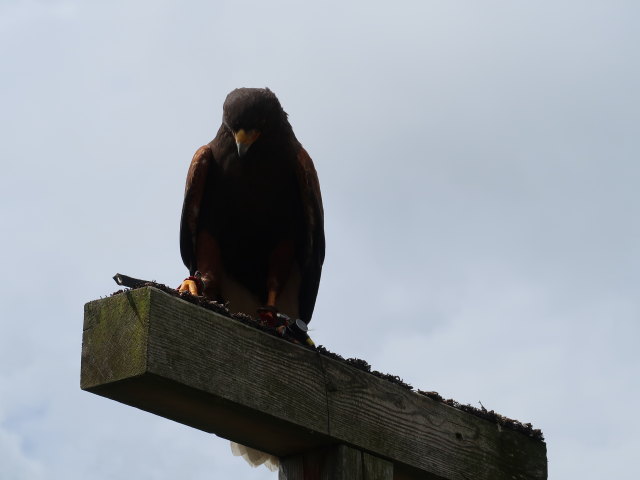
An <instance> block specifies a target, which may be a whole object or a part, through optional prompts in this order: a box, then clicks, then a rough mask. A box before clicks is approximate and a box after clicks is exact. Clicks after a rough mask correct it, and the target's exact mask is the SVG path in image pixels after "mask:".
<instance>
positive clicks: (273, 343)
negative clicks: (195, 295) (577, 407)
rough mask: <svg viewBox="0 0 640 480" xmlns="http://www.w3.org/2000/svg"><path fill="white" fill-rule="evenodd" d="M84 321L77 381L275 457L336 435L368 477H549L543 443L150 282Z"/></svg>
mask: <svg viewBox="0 0 640 480" xmlns="http://www.w3.org/2000/svg"><path fill="white" fill-rule="evenodd" d="M84 328H85V329H84V334H83V350H82V368H81V387H82V388H83V389H85V390H88V391H91V392H94V393H96V394H99V395H103V396H105V397H108V398H112V399H114V400H118V401H120V402H123V403H126V404H128V405H132V406H135V407H138V408H141V409H143V410H147V411H149V412H152V413H155V414H157V415H161V416H164V417H166V418H169V419H172V420H175V421H178V422H181V423H184V424H186V425H190V426H192V427H195V428H198V429H201V430H204V431H207V432H213V433H216V434H217V435H219V436H222V437H225V438H229V439H230V440H233V441H236V442H239V443H242V444H245V445H248V446H251V447H254V448H257V449H260V450H264V451H267V452H269V453H273V454H275V455H278V456H280V457H291V458H293V457H292V456H295V455H298V454H302V453H303V452H310V451H317V450H321V449H322V448H324V447H329V446H331V445H334V447H332V448H336V447H335V445H344V446H345V447H344V448H347V447H350V448H352V449H356V450H357V451H358V452H359V453H360V452H363V456H361V457H359V458H361V461H360V462H357V463H358V464H359V465H360V467H359V468H360V469H361V470H362V475H364V477H363V478H365V479H366V480H371V479H370V478H368V477H371V478H375V479H378V478H380V479H381V480H382V479H385V480H386V479H387V478H390V477H388V475H389V471H391V472H393V473H392V475H393V478H394V479H397V480H400V479H414V478H416V479H417V478H425V479H447V480H449V479H451V480H468V479H474V480H484V479H486V480H540V479H546V478H547V461H546V445H545V443H544V442H540V441H537V440H534V439H532V438H530V437H528V436H526V435H524V434H522V433H519V432H515V431H512V430H505V429H500V428H499V426H498V425H497V424H494V423H491V422H488V421H486V420H484V419H481V418H478V417H476V416H475V415H472V414H469V413H466V412H463V411H461V410H458V409H455V408H452V407H449V406H447V405H444V404H443V403H440V402H437V401H435V400H432V399H430V398H428V397H425V396H422V395H419V394H417V393H414V392H411V391H408V390H406V389H404V388H402V387H400V386H398V385H395V384H393V383H391V382H388V381H386V380H383V379H380V378H378V377H375V376H373V375H371V374H369V373H367V372H363V371H360V370H357V369H354V368H353V367H351V366H350V365H347V364H345V363H343V362H339V361H336V360H333V359H330V358H327V357H323V356H320V355H319V354H317V353H316V352H313V351H311V350H308V349H305V348H302V347H300V346H298V345H294V344H291V343H289V342H286V341H284V340H282V339H279V338H276V337H274V336H271V335H269V334H266V333H264V332H261V331H259V330H257V329H254V328H251V327H249V326H246V325H244V324H242V323H240V322H238V321H235V320H233V319H230V318H227V317H224V316H221V315H219V314H216V313H214V312H211V311H208V310H205V309H203V308H201V307H197V306H195V305H192V304H190V303H188V302H185V301H183V300H181V299H179V298H177V297H173V296H171V295H168V294H166V293H164V292H161V291H160V290H157V289H154V288H150V287H147V288H143V289H138V290H134V291H129V292H127V293H124V294H120V295H116V296H113V297H109V298H105V299H102V300H97V301H94V302H90V303H88V304H87V305H86V307H85V326H84ZM345 452H346V451H345ZM367 455H369V456H367ZM336 458H338V457H336ZM339 458H342V460H340V461H343V460H344V461H347V460H346V459H347V458H348V454H347V453H344V454H343V455H342V457H339ZM292 461H293V460H292ZM292 465H293V463H292ZM292 468H293V467H292ZM367 472H369V473H367ZM336 478H338V477H336ZM353 478H359V477H353Z"/></svg>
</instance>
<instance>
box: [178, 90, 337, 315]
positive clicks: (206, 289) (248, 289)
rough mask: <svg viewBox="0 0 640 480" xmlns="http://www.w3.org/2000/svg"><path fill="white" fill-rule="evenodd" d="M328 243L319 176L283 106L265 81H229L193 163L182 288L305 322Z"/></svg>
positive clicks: (235, 308)
mask: <svg viewBox="0 0 640 480" xmlns="http://www.w3.org/2000/svg"><path fill="white" fill-rule="evenodd" d="M324 250H325V241H324V213H323V208H322V198H321V196H320V185H319V183H318V176H317V174H316V170H315V167H314V165H313V162H312V161H311V158H310V157H309V155H308V154H307V152H306V151H305V149H304V148H303V147H302V145H301V144H300V142H299V141H298V139H297V138H296V136H295V135H294V133H293V129H292V128H291V125H290V124H289V121H288V119H287V114H286V113H285V112H284V110H283V109H282V107H281V106H280V102H279V101H278V99H277V98H276V96H275V94H274V93H273V92H272V91H271V90H269V89H267V88H265V89H261V88H239V89H236V90H234V91H232V92H231V93H230V94H229V95H228V96H227V98H226V100H225V102H224V106H223V114H222V125H221V126H220V129H219V130H218V133H217V134H216V137H215V138H214V139H213V140H212V141H211V142H210V143H209V144H207V145H205V146H203V147H200V148H199V149H198V151H197V152H196V153H195V155H194V157H193V160H192V161H191V166H190V167H189V172H188V175H187V184H186V189H185V196H184V205H183V208H182V220H181V224H180V252H181V254H182V260H183V261H184V264H185V265H186V267H187V268H188V269H189V273H190V275H192V277H190V278H191V279H187V280H185V281H184V282H183V283H182V285H181V286H180V291H185V290H187V291H191V292H192V293H195V294H200V295H202V294H204V295H205V296H206V297H207V298H209V299H212V300H217V301H222V302H228V303H229V308H230V309H231V310H232V311H236V312H238V311H240V312H245V313H248V314H253V313H254V312H255V311H256V309H258V308H261V307H267V308H270V309H274V310H275V309H277V311H279V312H282V313H285V314H287V315H289V316H291V317H294V318H300V319H302V320H303V321H305V322H307V323H308V322H309V320H311V315H312V313H313V309H314V306H315V302H316V295H317V293H318V286H319V284H320V273H321V270H322V263H323V261H324ZM196 272H199V274H198V275H196ZM194 277H196V278H197V279H196V280H195V281H194ZM199 279H201V280H202V281H203V283H200V281H199Z"/></svg>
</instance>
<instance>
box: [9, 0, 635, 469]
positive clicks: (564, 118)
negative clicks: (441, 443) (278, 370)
mask: <svg viewBox="0 0 640 480" xmlns="http://www.w3.org/2000/svg"><path fill="white" fill-rule="evenodd" d="M639 15H640V4H638V3H637V2H635V1H617V0H601V1H589V0H576V1H563V0H554V1H536V2H534V1H525V0H510V1H507V0H504V1H478V0H476V1H466V2H463V1H427V0H421V1H413V2H409V1H397V2H375V1H372V0H368V1H363V2H347V1H343V2H333V1H326V2H315V3H314V4H311V3H304V2H294V1H290V2H286V1H268V2H267V1H263V2H259V1H250V0H246V1H242V2H238V1H234V2H223V1H218V2H204V1H203V2H178V1H148V2H135V1H131V2H125V1H110V2H95V1H94V2H91V1H85V2H80V1H54V0H51V1H44V0H41V1H35V0H32V1H18V0H2V1H1V2H0V54H1V55H0V58H1V61H0V132H2V133H1V134H0V135H1V141H0V159H1V161H2V169H1V174H0V200H1V201H0V211H1V212H2V216H1V218H2V231H3V234H2V236H1V237H0V246H1V248H0V261H1V267H2V278H1V279H0V291H1V292H2V300H1V302H0V327H1V332H2V333H0V478H2V479H3V480H5V479H6V480H14V479H15V480H22V479H27V480H32V479H33V480H50V479H51V480H57V479H66V480H80V479H83V480H84V479H96V480H107V479H114V480H119V479H128V478H136V479H139V480H146V479H160V480H163V479H175V478H189V479H192V480H201V479H202V480H204V479H207V480H210V479H213V478H235V479H240V480H249V479H260V480H267V479H275V478H277V475H276V474H274V473H271V472H269V471H268V470H266V469H264V468H260V469H255V470H254V469H251V468H250V467H248V466H247V465H246V464H245V463H244V461H243V460H241V459H239V458H236V457H233V456H232V455H231V453H230V449H229V446H228V442H227V441H226V440H222V439H219V438H217V437H215V436H213V435H208V434H205V433H203V432H199V431H197V430H194V429H191V428H189V427H186V426H183V425H180V424H176V423H173V422H171V421H169V420H166V419H163V418H160V417H156V416H154V415H151V414H149V413H146V412H142V411H140V410H137V409H134V408H131V407H127V406H124V405H121V404H119V403H117V402H114V401H111V400H107V399H104V398H102V397H98V396H96V395H93V394H90V393H87V392H83V391H81V390H80V388H79V371H80V353H81V337H82V315H83V304H84V303H85V302H87V301H90V300H93V299H97V298H100V297H101V296H106V295H108V294H110V293H111V292H113V291H114V290H116V289H117V286H116V285H115V284H114V283H113V281H112V280H111V276H112V275H113V274H114V273H116V272H122V273H126V274H129V275H133V276H138V277H143V278H151V279H155V280H157V281H159V282H162V283H167V284H170V285H177V284H178V283H179V282H180V281H181V280H182V279H183V278H184V277H185V274H186V270H185V268H184V266H183V265H182V263H181V260H180V254H179V247H178V227H179V216H180V209H181V206H182V193H183V189H184V179H185V176H186V171H187V168H188V165H189V162H190V160H191V157H192V155H193V153H194V152H195V150H196V149H197V148H198V147H199V146H201V145H203V144H205V143H207V142H209V141H210V140H211V139H212V138H213V136H214V135H215V132H216V131H217V128H218V126H219V124H220V120H221V112H222V102H223V101H224V98H225V96H226V94H227V93H228V92H229V91H230V90H232V89H233V88H235V87H240V86H259V87H262V86H268V87H270V88H271V89H272V90H273V91H274V92H275V93H276V94H277V95H278V97H279V98H280V101H281V103H282V104H283V106H284V108H285V110H286V111H287V112H288V113H289V115H290V120H291V123H292V125H293V127H294V130H295V132H296V134H297V136H298V138H299V139H300V140H301V141H302V143H303V144H304V146H305V147H306V148H307V150H308V151H309V153H310V154H311V156H312V158H313V159H314V162H315V164H316V167H317V170H318V173H319V177H320V182H321V186H322V192H323V198H324V205H325V215H326V237H327V255H326V262H325V269H324V272H323V278H322V283H321V288H320V294H319V297H318V303H317V307H316V313H315V315H314V320H313V322H312V324H311V327H312V328H313V329H314V330H313V335H312V336H313V338H314V339H315V340H316V342H317V343H320V344H324V345H325V346H326V347H327V348H329V349H330V350H332V351H335V352H337V353H340V354H342V355H343V356H345V357H359V358H364V359H366V360H367V361H368V362H369V363H371V364H372V366H373V367H374V368H375V369H377V370H380V371H383V372H388V373H392V374H395V375H399V376H400V377H402V378H403V379H405V380H406V381H407V382H409V383H411V384H412V385H414V386H415V387H417V388H421V389H422V390H435V391H438V392H440V394H441V395H443V396H444V397H445V398H454V399H456V400H458V401H459V402H461V403H470V404H472V405H474V406H479V404H478V402H482V404H483V405H484V406H485V407H487V408H489V409H494V410H496V411H497V412H499V413H501V414H503V415H506V416H509V417H512V418H517V419H519V420H521V421H523V422H531V423H533V425H534V427H536V428H540V429H542V431H543V432H544V434H545V437H546V440H547V448H548V458H549V478H551V479H559V480H572V479H578V478H579V479H581V480H596V479H603V478H616V479H619V480H625V479H628V480H635V479H637V478H640V467H639V466H638V461H637V455H638V452H640V440H639V439H638V435H637V432H638V430H640V420H639V417H638V415H637V413H636V407H637V405H638V403H640V384H639V382H640V354H639V353H638V351H639V350H638V341H639V340H640V321H639V320H640V318H639V316H640V309H639V307H638V288H639V286H640V274H639V273H638V272H639V271H640V227H639V224H638V218H639V216H640V208H639V201H640V191H639V188H638V184H639V179H640V167H639V163H638V153H639V152H640V140H639V139H640V135H639V133H640V132H639V127H638V126H639V125H640V118H639V117H640V113H639V112H640V93H639V87H638V85H640V56H639V55H638V45H639V44H640V29H639V28H638V24H639V21H640V16H639Z"/></svg>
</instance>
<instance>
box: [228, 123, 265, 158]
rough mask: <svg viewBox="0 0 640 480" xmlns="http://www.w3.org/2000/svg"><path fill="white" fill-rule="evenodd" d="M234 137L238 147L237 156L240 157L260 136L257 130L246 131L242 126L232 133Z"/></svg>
mask: <svg viewBox="0 0 640 480" xmlns="http://www.w3.org/2000/svg"><path fill="white" fill-rule="evenodd" d="M233 136H234V138H235V139H236V145H237V147H238V156H239V157H240V158H242V157H244V156H245V154H246V153H247V151H248V150H249V147H250V146H251V145H252V144H253V142H255V141H256V140H257V139H258V137H259V136H260V132H259V131H258V130H249V131H248V132H246V131H245V130H244V129H243V128H242V129H240V130H238V131H237V132H235V133H234V134H233Z"/></svg>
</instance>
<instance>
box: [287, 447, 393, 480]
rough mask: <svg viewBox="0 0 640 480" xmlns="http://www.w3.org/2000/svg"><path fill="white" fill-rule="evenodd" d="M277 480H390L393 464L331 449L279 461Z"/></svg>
mask: <svg viewBox="0 0 640 480" xmlns="http://www.w3.org/2000/svg"><path fill="white" fill-rule="evenodd" d="M278 480H393V463H391V462H389V461H387V460H383V459H382V458H379V457H376V456H374V455H370V454H368V453H366V452H363V451H361V450H358V449H356V448H351V447H348V446H346V445H335V446H331V447H327V448H323V449H319V450H313V451H310V452H305V453H302V454H300V455H293V456H291V457H286V458H283V459H281V460H280V472H279V474H278Z"/></svg>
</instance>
